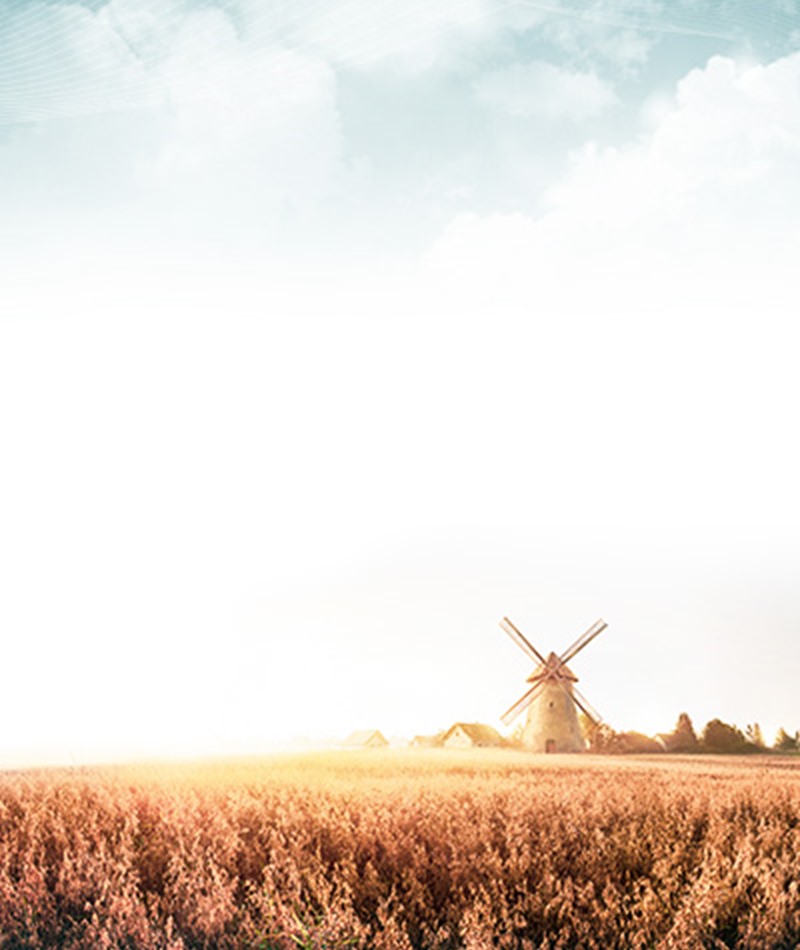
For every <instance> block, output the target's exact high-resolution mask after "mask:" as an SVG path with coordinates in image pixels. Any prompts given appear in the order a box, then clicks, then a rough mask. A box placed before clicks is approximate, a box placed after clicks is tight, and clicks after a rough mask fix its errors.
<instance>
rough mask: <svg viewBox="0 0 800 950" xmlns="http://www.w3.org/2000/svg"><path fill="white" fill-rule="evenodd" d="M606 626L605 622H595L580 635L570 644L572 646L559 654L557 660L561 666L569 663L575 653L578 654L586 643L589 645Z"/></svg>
mask: <svg viewBox="0 0 800 950" xmlns="http://www.w3.org/2000/svg"><path fill="white" fill-rule="evenodd" d="M607 626H608V624H607V623H606V622H605V620H596V621H595V622H594V623H593V624H592V625H591V627H589V629H588V630H587V631H586V633H582V634H581V635H580V636H579V637H578V639H577V640H576V641H575V642H574V643H573V644H572V646H571V647H569V649H567V650H565V651H564V652H563V653H562V654H561V656H560V657H559V659H560V660H561V663H562V664H564V663H569V661H570V660H571V659H572V658H573V657H574V656H575V655H576V654H577V653H580V651H581V650H582V649H583V648H584V647H585V646H586V645H587V644H588V643H591V642H592V640H594V638H595V637H596V636H598V635H599V634H601V633H602V632H603V631H604V630H605V629H606V627H607Z"/></svg>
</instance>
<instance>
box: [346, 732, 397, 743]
mask: <svg viewBox="0 0 800 950" xmlns="http://www.w3.org/2000/svg"><path fill="white" fill-rule="evenodd" d="M375 742H377V743H379V744H380V745H389V743H388V741H387V739H386V737H385V736H384V735H383V733H382V732H381V731H380V729H359V730H356V731H355V732H351V733H350V735H349V736H348V737H347V738H346V739H345V740H344V744H345V745H352V746H358V745H369V744H370V743H375Z"/></svg>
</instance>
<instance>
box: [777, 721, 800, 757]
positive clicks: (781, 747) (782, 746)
mask: <svg viewBox="0 0 800 950" xmlns="http://www.w3.org/2000/svg"><path fill="white" fill-rule="evenodd" d="M772 748H773V749H775V751H776V752H797V750H798V735H797V733H795V734H794V735H793V736H790V735H789V733H788V732H787V731H786V730H785V729H784V728H783V726H781V728H780V729H779V730H778V734H777V735H776V736H775V744H774V745H773V747H772Z"/></svg>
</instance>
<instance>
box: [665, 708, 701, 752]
mask: <svg viewBox="0 0 800 950" xmlns="http://www.w3.org/2000/svg"><path fill="white" fill-rule="evenodd" d="M667 749H668V750H669V751H670V752H697V734H696V733H695V731H694V726H693V725H692V720H691V719H690V718H689V714H688V713H685V712H682V713H681V714H680V715H679V716H678V721H677V723H676V724H675V728H674V729H673V731H672V735H671V736H669V737H668V739H667Z"/></svg>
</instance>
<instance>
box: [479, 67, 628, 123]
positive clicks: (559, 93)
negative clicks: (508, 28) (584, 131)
mask: <svg viewBox="0 0 800 950" xmlns="http://www.w3.org/2000/svg"><path fill="white" fill-rule="evenodd" d="M475 91H476V93H477V96H478V98H479V99H480V100H481V101H483V102H486V103H487V104H489V105H490V106H493V107H494V108H496V109H499V110H501V111H503V112H507V113H508V114H509V115H513V116H518V117H520V118H528V117H530V116H543V117H545V118H548V119H560V118H565V119H572V120H581V119H586V118H590V117H592V116H596V115H598V114H599V113H600V112H603V111H605V110H606V109H608V108H609V107H610V106H612V105H614V103H615V102H616V101H617V98H616V95H615V94H614V90H613V88H612V87H611V85H610V84H609V83H607V82H604V81H603V80H602V79H600V78H599V76H597V74H596V73H594V72H574V71H572V70H569V69H565V68H563V67H560V66H554V65H553V64H551V63H544V62H537V63H525V64H523V63H515V64H514V65H512V66H507V67H505V68H503V69H497V70H494V71H493V72H489V73H485V74H484V75H483V76H481V77H480V78H479V79H478V80H477V81H476V83H475Z"/></svg>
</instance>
